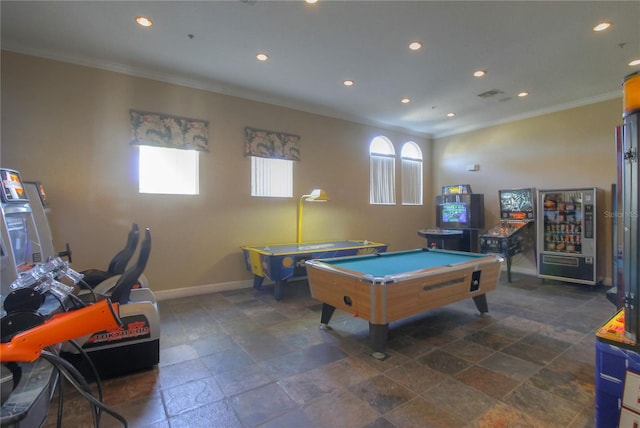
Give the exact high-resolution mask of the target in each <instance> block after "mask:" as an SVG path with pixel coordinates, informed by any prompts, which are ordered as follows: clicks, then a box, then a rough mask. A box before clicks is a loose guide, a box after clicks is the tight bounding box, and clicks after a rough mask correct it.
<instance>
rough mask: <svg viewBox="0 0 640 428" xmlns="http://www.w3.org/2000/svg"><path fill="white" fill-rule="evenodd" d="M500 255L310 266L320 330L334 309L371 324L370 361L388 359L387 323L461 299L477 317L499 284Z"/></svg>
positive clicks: (425, 253) (433, 255)
mask: <svg viewBox="0 0 640 428" xmlns="http://www.w3.org/2000/svg"><path fill="white" fill-rule="evenodd" d="M502 261H503V257H502V256H500V255H486V254H476V253H469V252H462V251H450V250H438V249H426V248H425V249H416V250H408V251H398V252H389V253H382V254H371V255H363V256H353V257H339V258H333V259H316V260H308V261H307V262H306V265H307V273H308V277H309V287H310V289H311V296H312V297H313V298H315V299H317V300H319V301H321V302H322V303H323V305H322V315H321V320H320V328H323V329H330V327H329V326H328V323H329V321H330V320H331V317H332V315H333V313H334V311H335V309H336V308H338V309H341V310H343V311H346V312H349V313H352V314H353V315H354V316H358V317H360V318H363V319H366V320H368V321H369V338H370V340H371V343H372V346H373V351H374V352H373V354H372V356H373V357H375V358H379V359H384V358H386V354H385V347H386V342H387V336H388V329H389V323H390V322H392V321H396V320H399V319H402V318H406V317H409V316H413V315H416V314H419V313H422V312H426V311H428V310H431V309H435V308H438V307H441V306H445V305H448V304H450V303H454V302H457V301H460V300H464V299H469V298H471V299H473V302H474V303H475V305H476V308H477V309H478V311H479V312H480V314H481V315H484V314H486V313H487V312H488V311H489V309H488V305H487V299H486V293H487V292H489V291H492V290H495V289H496V287H497V285H498V281H499V279H500V266H501V263H502Z"/></svg>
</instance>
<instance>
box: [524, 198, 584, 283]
mask: <svg viewBox="0 0 640 428" xmlns="http://www.w3.org/2000/svg"><path fill="white" fill-rule="evenodd" d="M596 199H597V189H596V188H585V189H561V190H538V207H539V209H538V225H539V226H538V238H537V239H538V242H537V248H538V252H539V254H538V276H539V277H540V278H547V279H555V280H559V281H567V282H575V283H582V284H590V285H595V284H596V283H597V278H596V260H597V256H596V208H597V207H596Z"/></svg>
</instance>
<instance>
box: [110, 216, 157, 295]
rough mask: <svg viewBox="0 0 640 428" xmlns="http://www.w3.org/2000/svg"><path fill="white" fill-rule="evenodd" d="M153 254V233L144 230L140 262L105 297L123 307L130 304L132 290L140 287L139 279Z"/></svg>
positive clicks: (125, 273)
mask: <svg viewBox="0 0 640 428" xmlns="http://www.w3.org/2000/svg"><path fill="white" fill-rule="evenodd" d="M150 254H151V231H150V230H149V228H146V229H145V230H144V239H143V240H142V243H141V244H140V252H139V254H138V260H137V261H136V263H135V264H134V265H132V266H131V267H130V268H129V269H127V270H125V271H124V273H123V274H122V276H120V278H119V279H118V282H116V285H114V286H113V288H111V290H110V291H109V292H108V293H107V295H106V296H105V297H109V298H110V299H111V301H112V302H118V303H120V304H121V305H124V304H127V303H129V300H130V297H131V290H132V289H133V288H136V286H138V285H139V281H138V280H139V279H140V276H141V275H142V272H144V269H145V268H146V267H147V262H148V261H149V255H150Z"/></svg>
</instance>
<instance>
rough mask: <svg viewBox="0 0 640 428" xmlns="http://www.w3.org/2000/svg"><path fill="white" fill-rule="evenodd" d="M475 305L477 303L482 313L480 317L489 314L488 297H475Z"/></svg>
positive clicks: (482, 295) (483, 295) (484, 295)
mask: <svg viewBox="0 0 640 428" xmlns="http://www.w3.org/2000/svg"><path fill="white" fill-rule="evenodd" d="M473 303H475V305H476V308H478V311H480V316H486V314H488V313H489V305H488V304H487V295H486V294H480V295H479V296H474V297H473Z"/></svg>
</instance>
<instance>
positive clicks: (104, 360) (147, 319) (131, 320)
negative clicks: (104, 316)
mask: <svg viewBox="0 0 640 428" xmlns="http://www.w3.org/2000/svg"><path fill="white" fill-rule="evenodd" d="M150 253H151V232H150V231H149V229H148V228H147V229H145V236H144V239H143V240H142V242H141V243H140V249H139V252H138V259H137V261H136V262H135V263H134V264H133V265H131V266H130V267H128V268H127V269H126V270H125V271H124V273H123V274H122V275H120V276H118V279H117V281H116V282H115V285H114V286H113V287H112V288H111V289H110V290H109V291H108V293H106V294H105V293H101V292H97V291H95V290H93V292H85V293H83V294H80V295H79V297H80V298H81V299H82V300H83V301H85V302H87V303H95V302H96V301H99V300H101V299H104V298H105V297H108V298H109V299H110V300H111V301H112V302H114V303H118V304H119V305H120V320H121V325H120V326H119V327H118V328H116V329H110V330H104V331H99V332H96V333H93V334H90V335H87V336H84V337H82V338H79V339H78V340H77V342H78V344H79V345H80V347H81V348H82V349H83V350H84V351H85V352H86V353H88V354H89V357H90V358H91V361H92V362H93V364H94V365H95V367H96V369H97V371H98V375H99V376H100V378H111V377H115V376H120V375H124V374H128V373H132V372H136V371H140V370H145V369H149V368H151V367H153V366H154V365H156V364H158V362H159V361H160V316H159V313H158V304H157V301H156V298H155V296H154V294H153V292H152V291H151V289H150V288H149V287H142V288H136V286H137V285H138V284H139V279H140V276H141V275H142V272H143V271H144V269H145V267H146V265H147V262H148V260H149V255H150ZM61 356H62V357H64V358H65V359H67V360H68V361H70V362H71V363H72V364H73V365H74V366H75V367H76V368H77V369H78V370H79V371H80V372H81V373H82V374H83V375H84V376H85V377H87V378H89V379H93V378H94V377H95V376H94V374H93V372H92V371H91V367H90V365H89V364H88V363H87V361H86V359H84V358H83V357H82V355H81V353H80V352H79V351H78V350H77V349H76V348H74V347H72V346H69V345H68V344H65V345H63V348H62V351H61Z"/></svg>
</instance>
